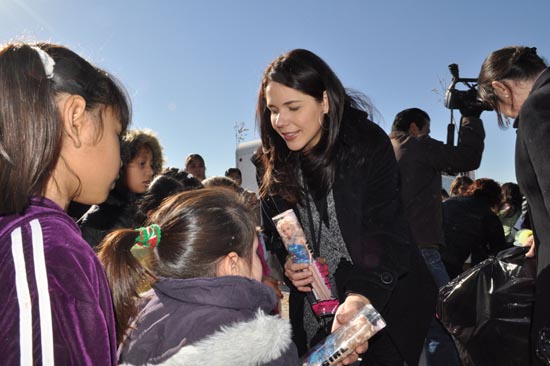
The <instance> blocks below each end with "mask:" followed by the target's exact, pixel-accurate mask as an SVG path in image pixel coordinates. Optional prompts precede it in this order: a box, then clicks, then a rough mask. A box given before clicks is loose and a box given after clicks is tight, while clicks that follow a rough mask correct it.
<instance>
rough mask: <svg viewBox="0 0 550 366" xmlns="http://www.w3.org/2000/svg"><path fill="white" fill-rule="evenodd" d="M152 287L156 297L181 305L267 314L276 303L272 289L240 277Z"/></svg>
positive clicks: (177, 281) (179, 281)
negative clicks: (169, 299) (181, 303)
mask: <svg viewBox="0 0 550 366" xmlns="http://www.w3.org/2000/svg"><path fill="white" fill-rule="evenodd" d="M153 287H154V289H155V292H157V294H159V292H160V293H161V294H162V295H164V296H168V297H171V298H174V299H176V300H179V301H182V302H186V303H195V304H204V305H213V306H218V307H225V308H232V309H251V310H256V309H258V308H261V309H262V310H264V311H265V312H267V313H269V312H270V311H271V310H273V308H274V307H275V305H276V303H277V300H276V296H275V292H274V291H273V290H272V289H270V288H269V287H267V286H266V285H264V284H262V283H260V282H258V281H256V280H252V279H249V278H245V277H241V276H223V277H214V278H191V279H175V278H160V279H159V280H158V281H157V282H156V283H155V285H154V286H153ZM159 295H160V294H159Z"/></svg>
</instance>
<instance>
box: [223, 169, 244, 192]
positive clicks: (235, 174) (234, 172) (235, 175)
mask: <svg viewBox="0 0 550 366" xmlns="http://www.w3.org/2000/svg"><path fill="white" fill-rule="evenodd" d="M225 176H226V177H228V178H231V179H233V180H234V181H235V183H237V185H238V186H239V187H240V186H241V184H242V183H243V175H242V173H241V170H240V169H239V168H229V169H227V170H226V171H225Z"/></svg>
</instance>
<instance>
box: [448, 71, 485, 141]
mask: <svg viewBox="0 0 550 366" xmlns="http://www.w3.org/2000/svg"><path fill="white" fill-rule="evenodd" d="M449 70H450V71H451V75H453V79H452V80H451V84H450V85H449V86H448V87H447V91H446V92H445V107H447V108H448V109H450V110H451V122H450V123H449V125H448V126H447V145H449V146H453V145H454V134H455V123H454V118H453V109H459V110H465V109H477V110H482V111H492V110H493V108H491V106H490V105H488V104H487V103H484V102H482V101H481V100H479V99H477V79H473V78H461V77H460V76H459V75H458V65H457V64H450V65H449ZM459 83H461V84H464V85H465V86H466V87H467V88H468V89H466V90H459V89H457V88H456V85H457V84H459Z"/></svg>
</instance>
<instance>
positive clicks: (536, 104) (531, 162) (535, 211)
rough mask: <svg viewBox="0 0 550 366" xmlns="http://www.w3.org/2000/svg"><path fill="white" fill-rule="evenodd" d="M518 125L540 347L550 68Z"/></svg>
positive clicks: (547, 302)
mask: <svg viewBox="0 0 550 366" xmlns="http://www.w3.org/2000/svg"><path fill="white" fill-rule="evenodd" d="M514 126H515V127H517V140H516V176H517V180H518V184H519V186H520V189H521V191H522V192H523V194H524V195H525V197H526V198H527V203H528V205H529V213H530V218H531V224H532V228H533V231H534V233H535V242H536V245H537V272H538V276H537V282H536V303H535V313H534V318H533V331H532V336H533V338H532V339H533V340H534V342H533V347H537V345H538V342H539V339H540V334H539V333H540V331H541V330H543V329H544V328H546V329H547V333H548V334H550V311H549V309H550V68H547V69H546V70H545V71H544V72H543V73H542V74H541V75H540V76H539V77H538V79H537V80H536V81H535V84H534V85H533V88H532V90H531V93H530V94H529V97H528V98H527V99H526V100H525V102H524V103H523V106H522V107H521V110H520V112H519V116H518V118H517V119H516V122H515V124H514ZM547 341H548V342H550V339H548V338H547ZM549 357H550V355H549ZM533 360H536V357H533ZM534 362H535V363H534V364H536V362H539V361H538V360H536V361H534ZM541 365H542V363H541Z"/></svg>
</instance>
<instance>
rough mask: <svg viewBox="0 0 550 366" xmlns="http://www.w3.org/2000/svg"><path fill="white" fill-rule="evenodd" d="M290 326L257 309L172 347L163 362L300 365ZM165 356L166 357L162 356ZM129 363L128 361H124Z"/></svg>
mask: <svg viewBox="0 0 550 366" xmlns="http://www.w3.org/2000/svg"><path fill="white" fill-rule="evenodd" d="M291 334H292V331H291V327H290V323H289V322H288V321H287V320H284V319H281V318H279V317H276V316H270V315H267V314H265V313H264V312H263V311H261V310H258V312H257V313H256V316H255V317H254V318H253V319H251V320H249V321H246V322H238V323H234V324H231V325H228V326H223V327H222V328H221V329H220V330H219V331H217V332H216V333H214V334H212V335H210V336H208V337H206V338H204V339H203V340H200V341H198V342H195V343H193V344H191V345H185V340H183V341H182V344H181V346H182V347H181V348H180V349H179V350H178V351H177V352H176V350H174V349H172V350H169V351H168V352H167V353H174V352H176V353H175V354H174V355H173V356H171V357H169V358H168V359H167V360H165V361H162V362H160V363H155V364H156V365H161V366H182V365H202V364H208V365H224V366H256V365H285V366H294V365H299V364H300V363H299V360H298V354H297V352H296V350H295V348H294V345H293V344H292V339H291ZM162 358H164V357H162ZM123 365H128V366H129V364H123Z"/></svg>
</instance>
